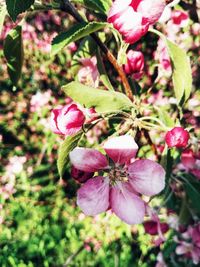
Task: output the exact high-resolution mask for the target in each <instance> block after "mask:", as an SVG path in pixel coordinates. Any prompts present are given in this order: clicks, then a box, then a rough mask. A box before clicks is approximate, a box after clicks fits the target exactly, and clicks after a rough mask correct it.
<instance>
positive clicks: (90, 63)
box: [78, 57, 99, 87]
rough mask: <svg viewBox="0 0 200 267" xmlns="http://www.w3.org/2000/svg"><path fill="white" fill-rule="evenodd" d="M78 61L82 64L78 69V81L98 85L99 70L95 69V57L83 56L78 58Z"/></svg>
mask: <svg viewBox="0 0 200 267" xmlns="http://www.w3.org/2000/svg"><path fill="white" fill-rule="evenodd" d="M80 62H81V63H82V65H83V66H82V67H81V68H80V70H79V71H78V80H79V82H80V83H84V84H86V85H90V86H93V87H98V85H99V72H98V69H97V59H96V57H92V58H83V59H80Z"/></svg>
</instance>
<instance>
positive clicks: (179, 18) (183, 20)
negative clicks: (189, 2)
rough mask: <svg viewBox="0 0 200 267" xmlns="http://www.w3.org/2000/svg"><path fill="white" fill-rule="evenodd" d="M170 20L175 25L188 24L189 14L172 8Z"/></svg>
mask: <svg viewBox="0 0 200 267" xmlns="http://www.w3.org/2000/svg"><path fill="white" fill-rule="evenodd" d="M172 21H173V23H174V24H175V25H179V26H180V27H185V26H187V24H188V21H189V16H188V14H187V12H185V11H182V10H174V11H173V12H172Z"/></svg>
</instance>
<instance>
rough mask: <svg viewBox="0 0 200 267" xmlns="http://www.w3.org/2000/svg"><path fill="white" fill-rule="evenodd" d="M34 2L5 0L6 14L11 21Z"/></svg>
mask: <svg viewBox="0 0 200 267" xmlns="http://www.w3.org/2000/svg"><path fill="white" fill-rule="evenodd" d="M33 4H34V0H6V6H7V10H8V14H9V15H10V17H11V19H12V20H13V21H16V19H17V16H18V15H19V14H20V13H23V12H25V11H26V10H27V9H29V8H30V7H31V6H32V5H33Z"/></svg>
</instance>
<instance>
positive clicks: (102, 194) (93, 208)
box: [77, 176, 109, 216]
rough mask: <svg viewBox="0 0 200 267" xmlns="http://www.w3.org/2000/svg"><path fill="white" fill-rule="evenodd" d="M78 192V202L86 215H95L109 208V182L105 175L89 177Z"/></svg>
mask: <svg viewBox="0 0 200 267" xmlns="http://www.w3.org/2000/svg"><path fill="white" fill-rule="evenodd" d="M77 194H78V198H77V204H78V206H79V207H80V208H81V210H82V211H83V212H84V213H85V214H86V215H90V216H95V215H97V214H99V213H101V212H104V211H106V210H107V209H108V208H109V183H108V181H107V180H106V179H105V177H101V176H97V177H95V178H92V179H89V180H88V181H87V182H86V183H85V184H84V185H83V186H82V187H81V188H80V189H79V190H78V192H77Z"/></svg>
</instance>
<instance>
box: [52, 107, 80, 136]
mask: <svg viewBox="0 0 200 267" xmlns="http://www.w3.org/2000/svg"><path fill="white" fill-rule="evenodd" d="M84 121H85V116H84V114H83V112H82V111H81V110H80V109H79V108H78V106H77V105H76V104H69V105H66V106H63V107H57V108H55V109H53V110H52V112H51V118H50V127H51V130H52V131H53V132H54V133H56V134H61V135H73V134H75V133H77V132H78V131H79V130H80V129H81V127H82V125H83V123H84Z"/></svg>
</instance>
